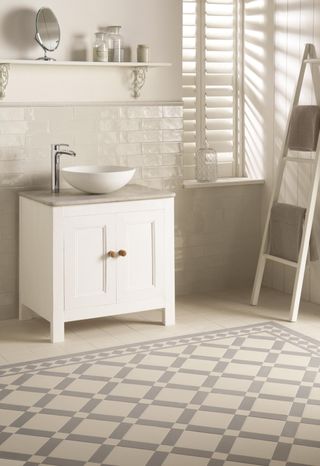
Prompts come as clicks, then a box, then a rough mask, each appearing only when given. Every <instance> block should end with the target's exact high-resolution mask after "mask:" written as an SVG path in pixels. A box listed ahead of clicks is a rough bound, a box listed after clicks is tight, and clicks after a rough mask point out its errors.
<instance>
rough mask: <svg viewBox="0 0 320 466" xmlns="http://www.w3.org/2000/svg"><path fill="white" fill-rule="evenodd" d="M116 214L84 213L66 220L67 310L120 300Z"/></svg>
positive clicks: (102, 304) (65, 269) (108, 303)
mask: <svg viewBox="0 0 320 466" xmlns="http://www.w3.org/2000/svg"><path fill="white" fill-rule="evenodd" d="M115 229H116V228H115V216H114V215H113V214H112V215H105V214H104V215H84V216H81V217H70V218H68V219H67V220H66V225H65V237H64V241H65V244H64V272H65V310H66V311H67V312H68V310H74V309H80V308H86V309H88V307H95V306H104V305H110V304H114V303H115V302H116V261H115V260H114V259H112V258H111V257H109V256H108V252H110V251H113V250H114V249H115Z"/></svg>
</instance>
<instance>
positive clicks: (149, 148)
mask: <svg viewBox="0 0 320 466" xmlns="http://www.w3.org/2000/svg"><path fill="white" fill-rule="evenodd" d="M161 147H162V145H161V144H142V153H143V154H160V153H161Z"/></svg>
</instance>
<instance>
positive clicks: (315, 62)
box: [304, 58, 320, 65]
mask: <svg viewBox="0 0 320 466" xmlns="http://www.w3.org/2000/svg"><path fill="white" fill-rule="evenodd" d="M304 63H310V64H311V65H320V59H319V58H307V59H306V60H304Z"/></svg>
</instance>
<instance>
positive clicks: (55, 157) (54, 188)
mask: <svg viewBox="0 0 320 466" xmlns="http://www.w3.org/2000/svg"><path fill="white" fill-rule="evenodd" d="M61 155H69V156H70V157H75V156H76V153H75V152H74V151H73V150H71V149H69V144H52V146H51V192H53V193H58V192H59V191H60V157H61Z"/></svg>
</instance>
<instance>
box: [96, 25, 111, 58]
mask: <svg viewBox="0 0 320 466" xmlns="http://www.w3.org/2000/svg"><path fill="white" fill-rule="evenodd" d="M93 61H103V62H107V61H109V55H108V44H107V41H106V35H105V33H104V32H96V33H95V40H94V44H93Z"/></svg>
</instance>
